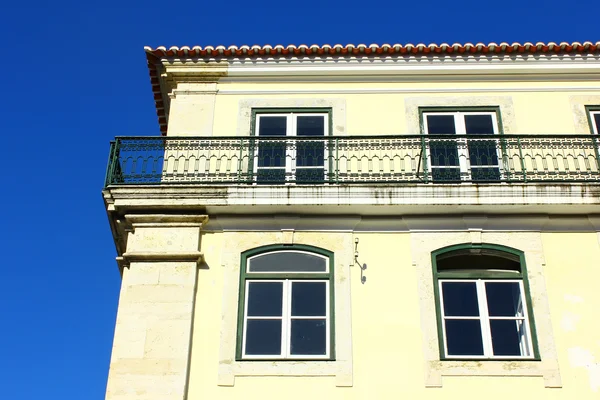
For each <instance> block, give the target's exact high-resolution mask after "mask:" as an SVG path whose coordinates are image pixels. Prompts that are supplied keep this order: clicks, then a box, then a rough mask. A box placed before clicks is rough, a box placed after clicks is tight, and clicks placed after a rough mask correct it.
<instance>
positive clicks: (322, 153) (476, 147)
mask: <svg viewBox="0 0 600 400" xmlns="http://www.w3.org/2000/svg"><path fill="white" fill-rule="evenodd" d="M598 149H599V142H598V138H597V137H596V136H593V135H560V136H559V135H496V136H492V135H480V136H474V135H468V136H460V135H451V136H442V135H404V136H400V135H398V136H344V137H336V136H329V137H289V136H288V137H255V136H245V137H118V138H116V140H115V141H114V142H112V144H111V149H110V157H109V162H108V170H107V175H106V183H105V190H104V199H105V202H106V205H107V208H108V210H109V212H116V213H117V214H118V215H125V214H127V213H138V212H147V211H155V212H166V213H173V212H192V213H197V212H201V213H206V214H209V215H211V221H213V222H212V224H214V223H217V222H216V221H217V220H218V221H221V222H218V223H220V224H221V226H222V227H224V226H225V225H223V224H224V223H225V222H223V221H224V218H225V217H226V216H228V217H227V218H232V217H233V216H236V217H235V218H238V217H240V216H243V215H251V214H254V215H260V216H261V218H259V219H258V220H260V221H266V220H271V221H272V218H276V217H274V216H277V215H283V216H286V215H287V216H289V215H305V216H307V215H312V216H314V217H315V218H317V221H321V222H323V223H324V221H326V220H327V221H329V222H328V224H329V225H327V227H326V229H330V228H331V226H332V225H331V224H332V223H333V222H331V221H332V220H331V219H327V218H329V217H331V218H334V220H335V223H338V222H339V221H341V220H342V219H340V217H341V216H346V217H348V216H361V220H362V221H363V222H361V223H362V224H365V222H364V221H366V220H365V218H371V217H372V218H383V219H384V220H385V221H388V222H389V224H390V226H389V229H392V230H394V229H400V228H399V226H400V225H399V224H398V222H397V219H394V218H391V217H392V216H402V218H403V220H406V218H407V216H425V215H427V216H430V217H431V218H434V220H435V224H437V225H436V226H438V225H439V224H440V221H441V220H442V219H443V218H445V217H447V216H451V215H491V214H495V215H501V216H502V218H500V219H498V221H508V220H509V219H507V218H508V217H510V216H513V217H511V218H516V220H517V221H526V220H527V218H528V217H526V216H531V215H576V214H579V215H581V214H588V215H592V214H593V215H597V214H600V169H599V153H598ZM216 216H218V217H216ZM265 216H271V217H269V218H266V219H265ZM334 216H337V217H334ZM425 220H426V219H423V218H422V217H419V221H425ZM248 221H250V222H248ZM256 221H257V220H256V219H255V220H246V222H244V223H242V225H239V226H238V225H236V227H237V228H240V226H241V227H242V228H243V229H257V222H256ZM347 221H352V218H350V219H348V220H347ZM536 221H537V220H536ZM246 223H248V224H250V225H244V224H246ZM265 223H266V222H265ZM319 223H320V222H319ZM348 223H350V224H351V222H348ZM317 225H318V223H317ZM317 225H315V226H317ZM240 229H241V228H240ZM324 229H325V228H324ZM340 229H342V227H340ZM344 229H345V228H344ZM365 229H366V228H365ZM448 229H450V228H448ZM498 229H503V228H502V226H501V225H498ZM557 229H558V228H557ZM560 229H563V228H560Z"/></svg>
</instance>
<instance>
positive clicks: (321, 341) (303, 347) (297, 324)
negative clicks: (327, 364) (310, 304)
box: [290, 319, 327, 355]
mask: <svg viewBox="0 0 600 400" xmlns="http://www.w3.org/2000/svg"><path fill="white" fill-rule="evenodd" d="M326 340H327V338H326V322H325V320H324V319H293V320H292V334H291V344H290V353H291V354H296V355H300V354H302V355H305V354H306V355H325V354H326Z"/></svg>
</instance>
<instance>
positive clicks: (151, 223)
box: [106, 215, 207, 400]
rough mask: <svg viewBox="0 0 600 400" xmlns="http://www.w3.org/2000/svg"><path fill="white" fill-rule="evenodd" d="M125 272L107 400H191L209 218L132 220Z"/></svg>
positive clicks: (130, 217) (138, 217) (148, 217)
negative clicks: (202, 243)
mask: <svg viewBox="0 0 600 400" xmlns="http://www.w3.org/2000/svg"><path fill="white" fill-rule="evenodd" d="M125 219H126V220H127V222H128V223H131V227H132V229H131V232H129V233H128V235H129V237H128V240H127V251H126V252H125V253H124V254H123V255H122V256H121V257H119V258H118V260H119V262H120V263H121V265H122V266H123V281H122V284H121V294H120V298H119V311H118V314H117V324H116V328H115V338H114V344H113V351H112V357H111V364H110V372H109V377H108V386H107V392H106V399H107V400H125V399H128V400H129V399H136V400H155V399H156V400H158V399H160V400H183V399H185V398H186V391H187V379H188V369H189V352H190V342H191V339H192V322H193V314H194V300H195V295H196V280H197V272H198V267H199V264H200V263H201V262H202V254H201V252H200V231H201V228H202V225H203V224H204V223H205V222H206V220H207V217H206V216H198V215H126V216H125Z"/></svg>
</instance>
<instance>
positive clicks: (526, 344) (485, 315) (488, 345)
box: [438, 279, 534, 360]
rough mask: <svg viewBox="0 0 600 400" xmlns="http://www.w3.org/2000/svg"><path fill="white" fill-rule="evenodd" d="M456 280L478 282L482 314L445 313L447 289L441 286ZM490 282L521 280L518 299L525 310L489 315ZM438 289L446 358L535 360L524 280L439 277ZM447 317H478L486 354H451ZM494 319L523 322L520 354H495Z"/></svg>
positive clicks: (477, 288)
mask: <svg viewBox="0 0 600 400" xmlns="http://www.w3.org/2000/svg"><path fill="white" fill-rule="evenodd" d="M444 282H449V283H457V282H467V283H475V288H476V292H477V306H478V310H479V316H446V315H445V312H444V291H443V287H442V283H444ZM487 282H497V283H511V282H514V283H518V284H519V291H520V292H519V302H520V304H521V309H522V312H523V315H522V316H515V317H494V316H490V315H489V310H488V304H487V295H486V289H485V284H486V283H487ZM438 288H439V301H440V313H441V324H442V335H443V341H444V354H445V356H446V357H449V358H453V359H499V360H500V359H532V358H533V357H534V354H533V338H532V337H531V330H530V326H529V314H528V311H527V305H526V303H525V301H524V300H525V299H524V296H525V291H524V286H523V281H522V280H521V279H439V280H438ZM446 320H479V321H480V327H481V335H482V343H483V355H453V354H448V342H447V335H446V323H445V322H446ZM492 320H510V321H515V324H516V323H517V322H521V323H522V331H521V332H519V337H520V340H519V347H520V349H521V354H524V355H520V356H516V355H512V356H501V355H494V350H493V342H492V333H491V324H490V321H492Z"/></svg>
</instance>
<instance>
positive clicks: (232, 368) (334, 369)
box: [218, 360, 352, 387]
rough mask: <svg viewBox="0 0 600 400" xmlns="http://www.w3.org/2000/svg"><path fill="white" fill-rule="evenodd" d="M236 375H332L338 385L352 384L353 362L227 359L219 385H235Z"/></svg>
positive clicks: (220, 373)
mask: <svg viewBox="0 0 600 400" xmlns="http://www.w3.org/2000/svg"><path fill="white" fill-rule="evenodd" d="M236 376H331V377H335V378H336V386H338V387H348V386H352V364H351V362H348V361H346V362H344V361H299V360H295V361H292V360H290V361H286V360H276V361H263V360H261V361H233V362H230V363H227V362H226V361H224V362H221V363H220V364H219V381H218V385H219V386H234V384H235V377H236Z"/></svg>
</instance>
